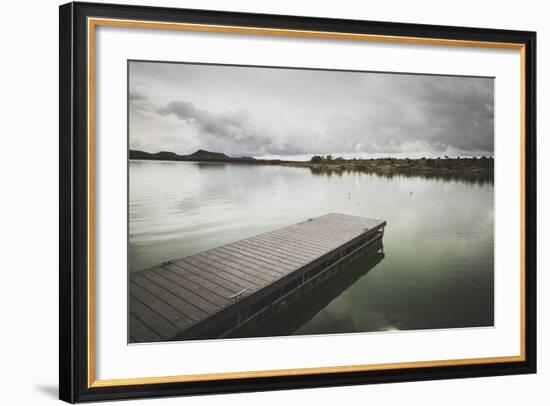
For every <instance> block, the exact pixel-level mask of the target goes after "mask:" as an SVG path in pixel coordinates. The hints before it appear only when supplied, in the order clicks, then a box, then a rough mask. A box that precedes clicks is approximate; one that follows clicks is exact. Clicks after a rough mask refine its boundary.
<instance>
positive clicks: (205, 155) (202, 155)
mask: <svg viewBox="0 0 550 406" xmlns="http://www.w3.org/2000/svg"><path fill="white" fill-rule="evenodd" d="M130 159H148V160H158V161H200V162H250V161H256V159H255V158H253V157H240V158H232V157H229V156H227V155H225V154H222V153H221V152H211V151H205V150H204V149H199V150H197V151H195V152H193V153H192V154H189V155H179V154H176V153H175V152H169V151H160V152H156V153H154V154H153V153H150V152H145V151H139V150H135V149H131V150H130Z"/></svg>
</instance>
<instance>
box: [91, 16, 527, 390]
mask: <svg viewBox="0 0 550 406" xmlns="http://www.w3.org/2000/svg"><path fill="white" fill-rule="evenodd" d="M97 26H109V27H129V28H148V29H160V30H181V31H194V32H216V33H233V34H244V35H266V36H283V37H298V38H317V39H340V40H354V41H371V42H386V43H388V42H389V43H401V44H417V45H436V46H460V47H478V48H496V49H512V50H519V51H520V65H521V67H520V69H521V74H520V83H521V90H520V93H521V101H520V109H521V111H520V127H521V129H520V142H521V148H520V154H521V161H520V162H521V169H520V170H521V186H520V187H521V189H520V190H521V219H520V222H521V236H520V239H521V247H520V250H521V266H520V341H521V344H520V347H521V348H520V354H519V355H513V356H502V357H480V358H464V359H451V360H434V361H415V362H395V363H383V364H362V365H344V366H329V367H315V368H294V369H276V370H265V371H242V372H219V373H210V374H188V375H174V376H160V377H144V378H122V379H107V380H96V379H95V334H94V332H95V329H94V327H95V317H94V307H95V304H94V303H95V302H94V299H95V278H94V270H95V263H94V257H95V255H94V252H95V251H94V239H95V232H94V225H95V220H94V219H95V216H94V213H95V207H94V202H95V200H94V196H95V169H94V164H95V149H94V145H95V138H94V137H95V28H96V27H97ZM87 28H88V29H87V43H88V50H87V51H88V52H87V54H88V64H87V65H88V69H87V72H88V76H87V80H88V274H87V282H88V309H87V310H88V311H87V313H88V323H87V324H88V387H89V388H100V387H112V386H126V385H143V384H161V383H177V382H193V381H195V382H198V381H214V380H221V379H244V378H267V377H281V376H297V375H312V374H333V373H335V374H336V373H344V372H366V371H380V370H392V369H399V368H427V367H443V366H458V365H479V364H497V363H505V362H521V361H525V359H526V358H525V356H526V355H525V351H526V349H525V152H526V151H525V131H526V128H525V102H526V99H525V58H526V56H525V45H523V44H519V43H506V42H488V41H466V40H453V39H440V38H422V37H401V36H390V35H373V34H355V33H344V32H326V31H305V30H289V29H274V28H260V27H241V26H227V25H208V24H187V23H167V22H154V21H139V20H120V19H108V18H89V19H88V27H87Z"/></svg>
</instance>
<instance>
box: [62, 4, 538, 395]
mask: <svg viewBox="0 0 550 406" xmlns="http://www.w3.org/2000/svg"><path fill="white" fill-rule="evenodd" d="M59 13H60V14H59V17H60V32H59V50H60V52H59V54H60V59H59V63H60V68H59V83H60V85H59V95H60V104H59V127H60V132H59V136H60V140H59V148H60V150H59V151H60V160H59V182H60V194H59V199H60V204H59V217H60V223H59V228H60V251H59V263H60V265H59V318H60V326H59V337H60V340H59V354H60V357H59V371H60V373H59V397H60V399H62V400H64V401H67V402H71V403H74V402H82V401H99V400H111V399H126V398H142V397H159V396H179V395H193V394H209V393H234V392H246V391H265V390H275V389H295V388H312V387H326V386H341V385H357V384H371V383H387V382H403V381H420V380H429V379H449V378H465V377H481V376H496V375H511V374H526V373H535V372H536V142H535V136H536V33H535V32H528V31H510V30H497V29H480V28H464V27H449V26H435V25H420V24H403V23H389V22H374V21H357V20H342V19H327V18H310V17H295V16H283V15H262V14H249V13H235V12H219V11H206V10H190V9H175V8H159V7H143V6H126V5H113V4H93V3H78V2H77V3H68V4H65V5H62V6H60V8H59ZM89 17H95V18H114V19H130V20H140V21H162V22H173V23H194V24H210V25H225V26H239V27H260V28H269V29H282V30H300V31H322V32H328V33H353V34H369V35H379V36H398V37H412V38H425V39H442V40H453V41H483V42H489V43H511V44H518V46H521V47H522V48H523V52H524V58H525V59H524V61H525V64H524V89H523V90H524V106H525V107H524V123H523V124H524V151H525V155H524V193H525V196H523V201H524V218H523V219H522V221H523V223H524V229H525V241H524V247H525V253H524V258H523V260H524V264H523V266H524V269H525V278H524V292H523V295H524V311H525V317H524V337H525V341H524V349H525V353H524V355H525V356H524V359H523V360H520V361H514V362H499V363H482V364H479V363H478V364H471V365H449V366H445V365H442V366H427V367H414V368H398V369H390V370H371V371H359V372H338V373H311V374H305V375H287V376H273V377H255V378H239V379H218V380H210V381H192V382H164V383H162V382H161V383H144V384H131V385H117V386H93V385H90V381H89V375H88V371H89V352H88V340H89V329H88V326H89V324H88V322H89V319H88V312H87V307H88V300H89V296H88V294H89V286H88V279H87V266H88V259H89V258H88V243H87V241H88V231H89V230H88V217H87V211H88V205H89V204H90V196H89V193H88V188H87V184H88V174H87V168H88V161H87V160H88V154H87V148H88V147H87V145H88V143H87V125H88V107H87V100H88V94H87V92H88V90H87V89H88V88H87V59H88V55H87V51H86V50H87V19H88V18H89Z"/></svg>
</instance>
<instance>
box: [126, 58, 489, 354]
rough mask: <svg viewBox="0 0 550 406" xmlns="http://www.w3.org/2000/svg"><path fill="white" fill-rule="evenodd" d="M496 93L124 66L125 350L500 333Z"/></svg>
mask: <svg viewBox="0 0 550 406" xmlns="http://www.w3.org/2000/svg"><path fill="white" fill-rule="evenodd" d="M493 119H494V78H493V77H471V76H448V75H431V74H410V73H401V72H400V73H395V72H369V71H349V70H325V69H309V68H288V67H262V66H237V65H219V64H200V63H181V62H168V61H166V62H165V61H138V60H130V61H128V179H129V184H128V234H129V235H128V237H129V238H128V241H129V242H128V263H129V266H128V309H129V311H128V342H129V343H131V344H132V343H134V344H135V343H149V342H168V341H180V340H205V339H236V338H237V339H242V338H252V337H277V336H291V335H319V334H352V333H372V332H386V333H387V334H390V333H392V332H393V333H394V334H395V333H396V332H402V331H405V332H406V331H410V330H418V329H459V328H468V329H472V328H491V327H492V326H494V181H493V178H494V175H493V173H494V171H493V163H494V121H493Z"/></svg>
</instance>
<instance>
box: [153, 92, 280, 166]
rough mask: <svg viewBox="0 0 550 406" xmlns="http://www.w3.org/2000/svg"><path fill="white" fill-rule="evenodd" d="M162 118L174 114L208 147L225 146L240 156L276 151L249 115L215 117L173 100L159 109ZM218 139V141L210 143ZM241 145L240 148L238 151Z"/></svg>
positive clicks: (234, 114)
mask: <svg viewBox="0 0 550 406" xmlns="http://www.w3.org/2000/svg"><path fill="white" fill-rule="evenodd" d="M157 112H158V113H159V114H160V115H161V116H166V115H170V114H171V115H174V116H175V117H177V118H178V119H179V120H183V121H184V122H186V123H187V124H189V125H191V126H194V127H196V128H197V129H198V130H199V131H200V132H201V133H202V134H203V135H204V137H205V138H207V139H205V140H204V141H205V143H206V144H213V145H219V146H221V145H223V146H225V149H224V151H223V152H230V151H232V152H233V153H235V152H237V153H239V154H241V155H248V154H258V153H272V152H271V151H272V150H276V149H277V148H276V147H275V146H274V145H271V140H270V139H269V138H267V137H263V136H260V135H259V134H258V131H257V130H256V129H254V128H253V125H252V124H251V123H250V116H249V113H248V112H246V111H243V110H241V111H235V112H229V113H220V114H213V113H210V112H209V111H206V110H202V109H199V108H197V107H195V105H194V104H193V103H190V102H186V101H172V102H170V103H168V104H167V105H165V106H163V107H161V108H159V109H158V110H157ZM212 139H215V141H216V142H207V141H212ZM236 145H240V147H239V148H235V146H236Z"/></svg>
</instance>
